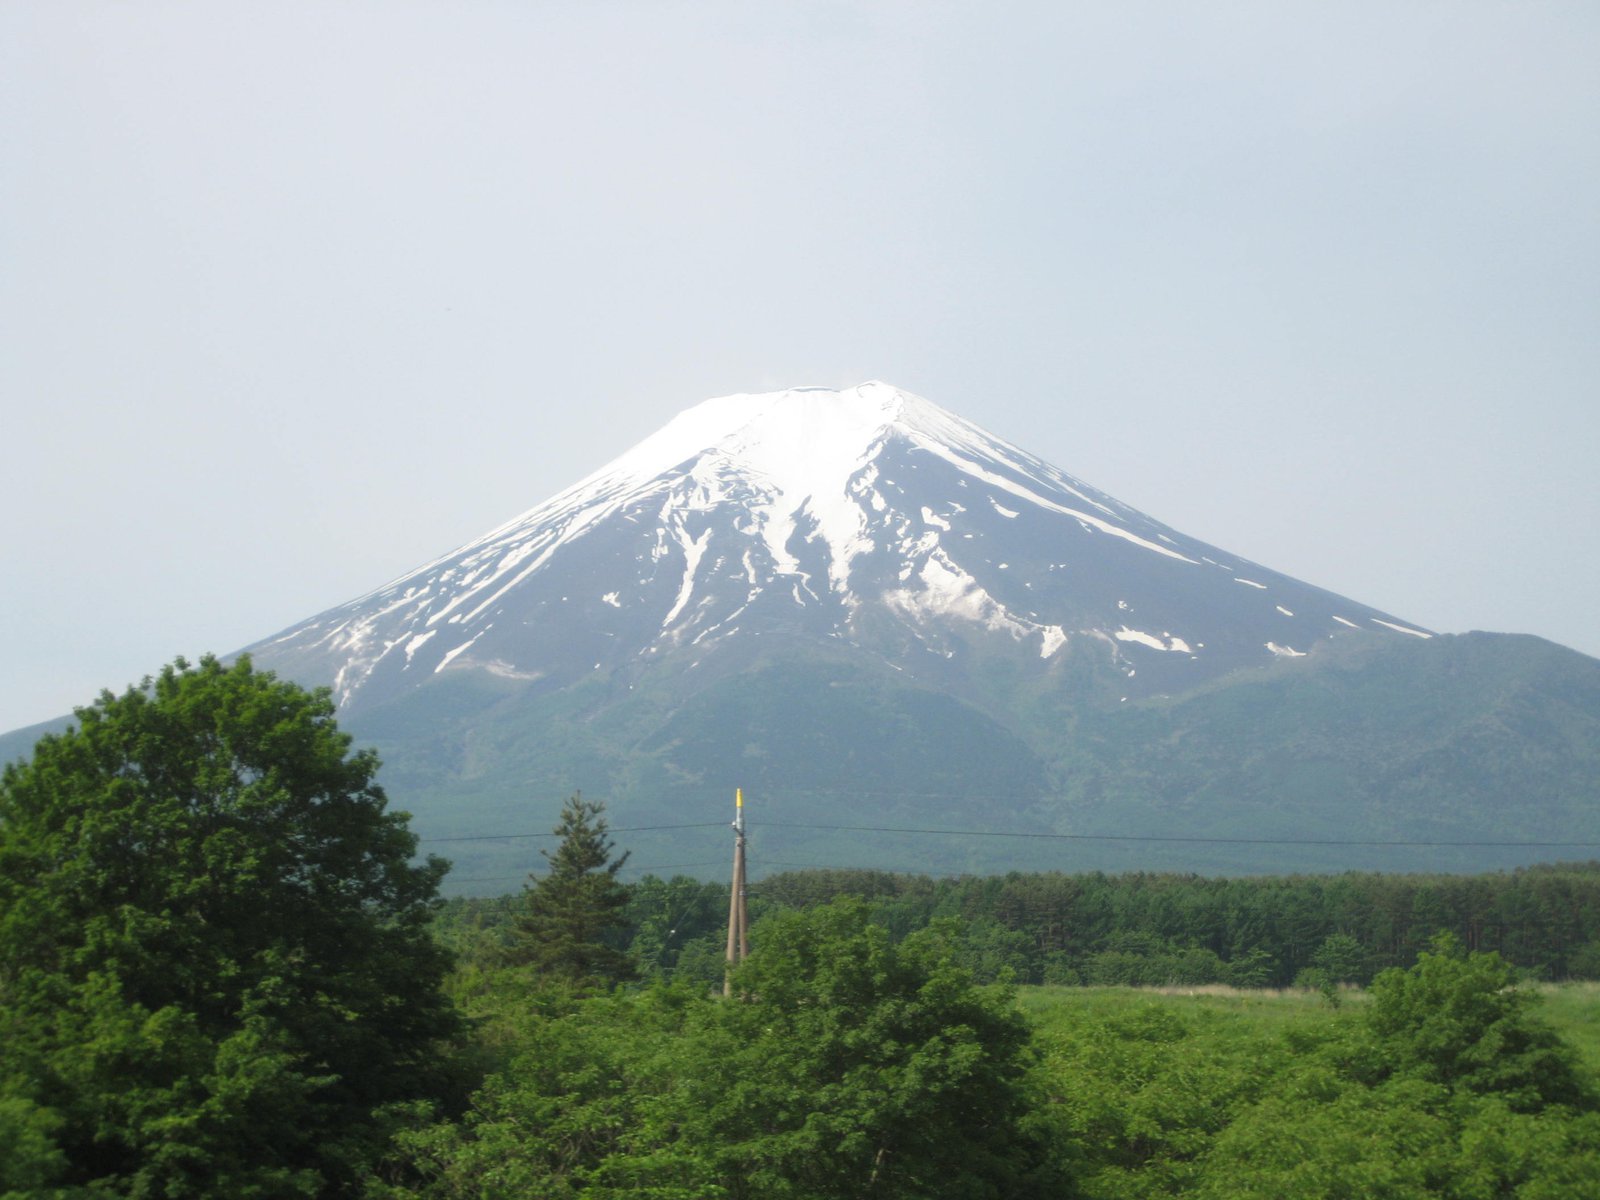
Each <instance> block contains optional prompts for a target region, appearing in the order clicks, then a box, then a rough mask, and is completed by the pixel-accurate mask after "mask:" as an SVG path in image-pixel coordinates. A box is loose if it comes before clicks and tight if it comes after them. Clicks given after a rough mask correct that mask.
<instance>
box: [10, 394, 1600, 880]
mask: <svg viewBox="0 0 1600 1200" xmlns="http://www.w3.org/2000/svg"><path fill="white" fill-rule="evenodd" d="M249 649H250V651H251V653H252V654H253V656H254V657H255V660H256V662H257V664H258V665H260V666H262V667H265V668H268V669H271V670H274V671H277V672H278V673H279V674H280V675H283V676H285V677H288V678H290V679H293V680H295V681H297V682H299V683H302V684H307V685H327V686H329V687H331V688H332V689H333V692H334V694H335V696H336V698H337V700H338V702H339V705H340V713H339V723H340V726H341V727H342V728H344V729H346V730H347V731H349V732H350V733H351V734H352V735H353V736H354V737H355V738H356V740H357V741H358V742H359V743H360V744H362V745H370V746H372V747H374V748H375V749H376V750H377V752H378V754H379V756H380V757H381V759H382V761H383V774H382V781H383V784H384V787H385V789H386V790H387V792H388V794H389V795H390V796H392V797H393V798H394V799H395V800H396V801H397V802H398V803H400V804H403V805H404V807H405V808H406V809H408V810H409V811H410V812H412V813H413V814H414V817H415V828H416V829H417V831H418V833H419V834H420V835H421V837H422V840H423V845H424V847H425V848H426V849H429V850H433V849H441V850H443V851H444V852H445V853H446V854H448V855H449V856H450V857H451V858H452V859H454V860H455V862H456V870H455V871H454V872H453V873H452V876H451V879H450V886H451V887H452V888H453V889H458V890H464V891H479V892H497V891H505V890H507V889H508V888H510V887H513V886H515V884H516V883H518V882H519V881H520V880H521V879H522V878H523V877H524V876H525V875H526V873H527V871H528V869H529V868H530V867H537V865H538V862H539V859H538V856H537V852H536V850H535V848H534V846H535V843H534V842H532V841H530V840H528V839H530V838H538V837H540V836H543V834H544V831H547V830H548V829H549V828H550V826H551V824H552V822H553V821H554V820H555V819H556V816H557V814H558V812H559V810H560V807H561V803H562V800H563V799H564V798H566V797H567V796H570V795H571V794H572V793H573V792H575V791H580V790H581V791H582V792H584V793H585V794H587V795H589V796H591V797H595V798H601V799H604V800H605V801H606V805H607V812H608V814H609V815H610V816H611V818H612V819H613V820H614V821H615V822H616V824H615V825H614V826H613V828H615V829H617V830H618V831H619V832H621V831H623V830H626V831H627V832H628V834H629V839H628V840H629V844H630V847H631V848H635V849H637V850H638V851H639V853H638V855H637V856H636V857H635V858H634V859H633V860H631V865H630V869H639V870H649V871H654V872H657V873H660V874H662V875H668V874H671V873H674V872H678V871H689V872H694V873H698V874H719V873H720V872H721V870H722V869H723V868H724V867H725V866H726V863H727V859H726V857H725V853H726V850H727V846H726V843H725V841H724V839H723V835H722V834H720V833H718V832H716V831H715V830H714V829H713V828H712V827H713V826H720V825H721V821H722V820H723V819H724V818H725V813H726V808H727V802H728V799H729V798H730V797H731V796H732V795H733V791H734V788H735V787H742V788H743V789H744V795H745V797H746V799H747V801H748V802H749V803H748V804H747V814H753V824H754V829H755V832H754V835H753V837H752V841H751V845H752V847H753V849H752V851H751V856H750V863H751V867H750V869H751V872H752V875H753V876H754V877H756V878H759V877H761V876H762V875H764V874H767V873H768V872H770V871H773V870H779V869H783V868H786V867H794V866H814V867H872V868H876V869H896V870H910V871H928V872H934V873H961V872H971V873H994V872H1002V871H1011V870H1081V869H1109V870H1116V869H1136V870H1151V869H1159V868H1165V869H1173V870H1181V871H1208V872H1222V873H1238V872H1264V871H1266V872H1284V871H1326V870H1347V869H1351V868H1369V869H1384V870H1406V871H1417V870H1467V869H1484V868H1488V867H1506V866H1514V865H1517V864H1520V863H1527V862H1537V861H1541V860H1548V859H1550V858H1552V857H1581V856H1584V855H1587V854H1592V853H1593V852H1594V848H1595V847H1596V846H1600V805H1597V804H1596V799H1597V794H1596V789H1595V780H1596V779H1600V661H1596V660H1595V659H1593V658H1588V657H1586V656H1584V655H1581V654H1578V653H1577V652H1575V651H1572V650H1567V649H1564V648H1563V647H1560V646H1555V645H1552V644H1551V643H1549V642H1545V641H1542V640H1540V639H1538V638H1533V637H1527V636H1520V635H1510V634H1495V633H1472V634H1461V635H1439V636H1435V635H1433V634H1430V633H1429V632H1428V631H1427V630H1424V629H1420V628H1418V627H1417V626H1415V625H1413V624H1411V623H1410V622H1407V621H1404V620H1402V619H1400V618H1398V617H1395V616H1392V615H1390V614H1387V613H1383V612H1379V611H1377V610H1375V609H1372V608H1369V607H1367V606H1366V605H1363V604H1358V603H1356V602H1355V601H1353V600H1349V599H1346V598H1344V597H1342V596H1337V595H1334V594H1333V593H1331V592H1327V591H1323V590H1321V589H1320V588H1315V587H1312V586H1310V585H1308V584H1305V583H1301V582H1299V581H1298V580H1295V579H1291V578H1289V577H1288V576H1285V575H1281V574H1279V573H1278V572H1276V571H1272V570H1269V569H1268V568H1266V567H1263V566H1259V565H1257V564H1255V563H1252V562H1247V561H1245V560H1244V559H1241V558H1240V557H1238V556H1237V555H1234V554H1229V553H1227V552H1226V551H1223V550H1219V549H1217V548H1216V547H1214V546H1209V545H1206V544H1205V543H1203V542H1199V541H1196V540H1195V539H1194V538H1191V537H1189V536H1187V535H1185V534H1183V533H1180V532H1178V531H1177V530H1176V529H1173V528H1171V527H1170V526H1167V525H1164V524H1162V523H1161V522H1159V521H1156V520H1153V519H1152V518H1150V517H1147V516H1145V515H1144V514H1143V513H1140V512H1137V511H1136V510H1134V509H1132V508H1129V507H1128V506H1127V505H1125V504H1122V503H1121V502H1119V501H1117V500H1115V499H1113V498H1112V497H1110V496H1108V495H1106V494H1105V493H1103V492H1100V491H1098V490H1096V489H1095V488H1093V487H1090V486H1089V485H1088V484H1086V483H1083V482H1081V481H1080V480H1077V479H1074V478H1073V477H1072V476H1070V475H1066V474H1064V473H1063V472H1061V471H1059V470H1057V469H1056V468H1055V467H1052V466H1050V465H1049V464H1048V463H1045V462H1042V461H1040V460H1039V459H1038V458H1036V457H1034V456H1033V455H1031V454H1028V453H1027V452H1026V451H1024V450H1021V449H1019V448H1018V447H1016V446H1014V445H1011V444H1010V443H1008V442H1005V441H1002V440H1001V439H999V438H996V437H994V436H992V435H991V434H988V433H986V432H985V431H983V430H982V429H979V428H978V427H977V426H975V425H973V424H972V423H971V422H969V421H965V420H962V419H961V418H960V417H958V416H955V415H954V414H952V413H949V412H946V411H945V410H944V409H942V408H939V407H938V406H936V405H934V404H930V403H929V402H928V401H926V400H923V399H921V398H920V397H917V396H913V395H911V394H910V393H907V392H904V391H901V390H900V389H898V388H894V387H891V386H889V385H888V384H884V383H865V384H862V385H860V386H859V387H853V388H847V389H844V390H842V391H834V390H832V389H828V388H793V389H790V390H788V391H782V392H771V393H766V394H762V395H737V396H724V397H721V398H719V399H715V400H708V401H706V402H705V403H703V404H700V405H697V406H696V407H694V408H691V409H688V410H687V411H685V412H684V413H682V414H680V415H679V416H678V417H676V418H674V419H673V420H672V421H671V422H669V423H668V424H667V425H665V426H664V427H663V428H662V429H661V430H660V431H659V432H657V433H655V434H654V435H652V436H651V437H649V438H646V439H645V440H644V441H643V442H640V443H639V444H638V445H637V446H635V447H634V448H633V449H631V450H629V451H628V452H627V453H625V454H623V455H622V456H621V457H620V458H617V459H616V460H615V461H613V462H611V463H608V464H607V465H606V466H604V467H602V468H601V469H600V470H598V471H596V472H595V473H594V474H592V475H590V476H588V477H587V478H586V479H583V480H580V481H579V482H578V483H576V484H574V485H573V486H571V487H569V488H567V489H566V490H565V491H563V492H561V493H560V494H559V495H556V496H554V497H552V498H551V499H549V500H546V501H545V502H544V503H543V504H540V505H538V506H537V507H535V508H532V509H529V510H528V511H527V512H525V513H523V514H522V515H521V516H518V517H516V518H514V519H513V520H511V521H508V522H506V523H505V524H504V525H502V526H500V527H499V528H498V529H495V530H493V531H491V532H489V533H487V534H485V535H484V536H483V537H480V538H478V539H477V540H476V541H474V542H472V543H470V544H468V545H466V546H463V547H461V548H460V549H458V550H454V551H452V552H450V553H449V554H446V555H444V556H443V557H441V558H439V559H437V560H435V561H434V562H431V563H428V564H427V565H425V566H422V567H419V568H418V569H416V570H414V571H412V572H410V573H409V574H407V575H405V576H403V577H401V578H399V579H397V580H395V581H394V582H392V583H389V584H386V585H385V586H383V587H381V588H379V589H377V590H376V591H374V592H371V593H369V594H368V595H366V596H362V597H360V598H359V599H356V600H352V601H351V602H350V603H348V604H344V605H341V606H340V607H338V608H335V609H331V610H330V611H328V612H325V613H322V614H321V615H320V616H316V617H313V618H311V619H310V620H307V621H305V622H303V623H301V624H298V625H295V626H294V627H292V628H290V629H288V630H285V631H284V632H282V633H280V634H278V635H277V636H276V637H272V638H269V639H266V640H265V641H262V642H259V643H257V644H256V645H254V646H252V647H250V648H249ZM40 732H43V730H42V729H36V730H32V731H29V730H21V731H18V732H17V733H16V734H13V735H8V736H7V737H6V738H0V750H5V751H6V752H7V754H15V753H23V752H25V751H26V749H27V747H28V746H29V745H31V744H32V743H31V739H32V738H33V737H35V736H37V734H38V733H40ZM0 757H3V756H0ZM445 843H448V844H445Z"/></svg>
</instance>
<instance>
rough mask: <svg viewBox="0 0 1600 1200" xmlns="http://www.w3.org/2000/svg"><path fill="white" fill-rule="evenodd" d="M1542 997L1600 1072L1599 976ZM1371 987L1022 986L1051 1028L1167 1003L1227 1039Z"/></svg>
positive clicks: (1357, 996)
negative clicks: (1335, 994) (1331, 991)
mask: <svg viewBox="0 0 1600 1200" xmlns="http://www.w3.org/2000/svg"><path fill="white" fill-rule="evenodd" d="M1535 991H1536V992H1537V993H1538V995H1539V996H1540V1004H1539V1005H1538V1007H1537V1008H1536V1009H1535V1010H1534V1011H1535V1012H1536V1013H1537V1014H1538V1015H1539V1016H1540V1017H1541V1018H1542V1019H1543V1020H1545V1021H1547V1022H1549V1023H1550V1024H1551V1025H1553V1026H1554V1027H1555V1028H1556V1029H1557V1030H1558V1031H1559V1032H1560V1034H1561V1036H1562V1037H1563V1038H1565V1039H1566V1040H1567V1041H1568V1042H1569V1043H1571V1045H1572V1046H1573V1048H1574V1049H1576V1050H1577V1051H1578V1054H1579V1056H1580V1057H1581V1059H1582V1061H1583V1063H1584V1065H1585V1066H1586V1067H1587V1068H1588V1069H1589V1070H1590V1071H1591V1072H1592V1073H1593V1074H1595V1075H1596V1076H1597V1077H1600V983H1596V982H1581V983H1550V984H1539V985H1536V986H1535ZM1365 1001H1366V993H1365V992H1363V991H1361V990H1360V989H1357V988H1347V989H1344V990H1342V991H1341V992H1340V999H1339V1004H1338V1007H1337V1008H1336V1007H1335V1006H1334V1005H1333V1004H1331V1003H1329V1001H1328V1000H1327V998H1326V997H1324V996H1323V995H1322V994H1321V993H1320V992H1314V991H1307V990H1304V989H1300V988H1284V989H1263V990H1251V989H1240V988H1230V987H1224V986H1222V985H1220V984H1217V985H1206V986H1203V987H1176V988H1132V987H1049V986H1024V987H1020V988H1018V989H1017V1003H1018V1005H1019V1006H1020V1007H1021V1009H1022V1011H1023V1012H1024V1013H1026V1014H1027V1016H1028V1019H1029V1020H1030V1021H1031V1022H1032V1023H1033V1026H1034V1028H1035V1029H1037V1030H1038V1031H1039V1032H1040V1033H1042V1034H1046V1035H1048V1034H1051V1033H1055V1032H1060V1031H1063V1030H1066V1029H1068V1028H1070V1027H1071V1026H1072V1025H1074V1024H1077V1023H1082V1022H1083V1021H1085V1020H1089V1021H1095V1022H1098V1021H1103V1020H1107V1019H1112V1018H1116V1017H1119V1016H1124V1017H1125V1016H1126V1015H1128V1014H1129V1013H1130V1012H1133V1011H1137V1010H1138V1009H1139V1008H1141V1007H1144V1008H1150V1007H1154V1008H1158V1009H1164V1010H1167V1011H1169V1012H1171V1013H1172V1014H1174V1015H1176V1016H1179V1017H1183V1018H1187V1019H1188V1020H1186V1023H1189V1021H1192V1022H1193V1024H1194V1025H1195V1026H1196V1027H1198V1028H1203V1029H1207V1030H1210V1031H1211V1032H1213V1033H1214V1034H1215V1035H1217V1036H1218V1037H1220V1038H1221V1039H1222V1040H1229V1039H1230V1036H1233V1037H1247V1036H1260V1035H1270V1034H1276V1033H1282V1032H1286V1031H1288V1030H1290V1029H1293V1028H1314V1027H1316V1026H1317V1025H1320V1024H1323V1023H1326V1022H1327V1021H1329V1020H1331V1019H1332V1018H1333V1017H1334V1016H1335V1015H1336V1014H1337V1013H1338V1012H1341V1011H1347V1010H1348V1009H1350V1008H1352V1007H1355V1006H1359V1005H1361V1004H1363V1003H1365Z"/></svg>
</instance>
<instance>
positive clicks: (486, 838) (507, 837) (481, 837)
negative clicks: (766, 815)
mask: <svg viewBox="0 0 1600 1200" xmlns="http://www.w3.org/2000/svg"><path fill="white" fill-rule="evenodd" d="M726 823H727V822H725V821H695V822H693V823H692V824H689V825H625V826H622V827H621V828H616V829H609V828H608V829H607V830H606V833H608V834H612V833H653V832H655V831H656V830H660V829H710V828H711V827H712V826H717V827H718V828H721V827H722V826H723V825H725V824H726ZM561 836H562V835H561V834H559V833H482V834H474V835H472V836H470V837H424V838H420V839H419V840H420V841H423V842H427V843H428V844H429V845H438V844H440V843H442V842H508V841H511V840H513V839H516V838H558V837H561Z"/></svg>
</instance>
